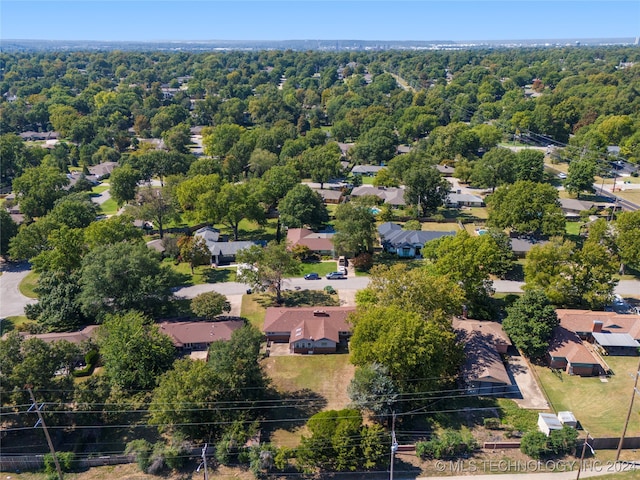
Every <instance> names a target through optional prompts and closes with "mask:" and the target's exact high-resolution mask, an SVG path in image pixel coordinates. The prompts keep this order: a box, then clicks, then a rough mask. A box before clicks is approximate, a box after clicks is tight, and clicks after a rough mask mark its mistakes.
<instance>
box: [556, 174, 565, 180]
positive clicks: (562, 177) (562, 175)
mask: <svg viewBox="0 0 640 480" xmlns="http://www.w3.org/2000/svg"><path fill="white" fill-rule="evenodd" d="M558 178H560V179H562V180H565V179H566V178H567V174H566V173H562V172H560V173H559V174H558Z"/></svg>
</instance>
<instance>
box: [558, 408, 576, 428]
mask: <svg viewBox="0 0 640 480" xmlns="http://www.w3.org/2000/svg"><path fill="white" fill-rule="evenodd" d="M558 420H560V423H562V424H563V425H568V426H569V427H573V428H576V427H577V426H578V421H577V420H576V417H574V416H573V412H566V411H565V412H558Z"/></svg>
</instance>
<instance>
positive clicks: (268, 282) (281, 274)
mask: <svg viewBox="0 0 640 480" xmlns="http://www.w3.org/2000/svg"><path fill="white" fill-rule="evenodd" d="M236 260H237V262H238V263H240V264H246V265H248V266H249V268H243V269H242V271H241V272H239V274H238V281H239V282H244V283H247V284H249V285H251V286H252V287H253V288H255V289H256V290H258V291H264V290H267V291H270V292H273V293H274V294H275V297H276V298H275V300H276V303H277V304H281V303H282V282H283V280H284V278H285V277H286V276H292V275H296V274H298V273H299V271H300V261H299V260H298V259H296V258H295V256H294V255H293V253H291V252H290V251H289V250H288V249H287V246H286V244H284V243H276V242H269V243H268V244H267V246H266V247H264V248H263V247H260V246H258V245H253V246H251V247H249V248H246V249H244V250H241V251H239V252H238V254H237V255H236Z"/></svg>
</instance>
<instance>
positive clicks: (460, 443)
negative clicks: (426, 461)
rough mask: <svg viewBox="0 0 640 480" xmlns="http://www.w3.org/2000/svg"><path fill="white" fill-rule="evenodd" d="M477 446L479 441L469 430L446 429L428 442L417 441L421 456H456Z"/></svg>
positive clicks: (417, 451)
mask: <svg viewBox="0 0 640 480" xmlns="http://www.w3.org/2000/svg"><path fill="white" fill-rule="evenodd" d="M476 447H477V442H476V441H475V439H474V438H473V436H472V435H471V432H469V431H468V430H460V431H458V430H445V431H444V432H442V434H441V435H434V436H433V438H432V439H431V440H429V441H427V442H418V443H416V454H417V455H418V456H419V457H421V458H437V459H442V458H455V457H458V456H460V455H465V454H468V453H470V452H472V451H473V450H474V449H475V448H476Z"/></svg>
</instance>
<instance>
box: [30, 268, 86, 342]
mask: <svg viewBox="0 0 640 480" xmlns="http://www.w3.org/2000/svg"><path fill="white" fill-rule="evenodd" d="M79 280H80V275H79V273H78V272H73V273H71V274H68V273H67V272H64V271H61V270H49V271H45V272H43V273H42V274H41V275H40V278H39V279H38V286H37V287H36V292H37V294H38V303H37V304H35V305H33V306H31V308H27V309H25V311H26V314H27V317H29V318H32V319H34V320H36V321H37V322H38V324H40V325H42V326H43V327H44V328H45V330H46V331H48V332H68V331H73V330H77V329H78V327H80V326H81V325H83V324H84V323H85V321H86V319H85V316H84V315H83V314H82V309H81V308H80V301H79V295H80V291H81V290H80V285H79Z"/></svg>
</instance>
